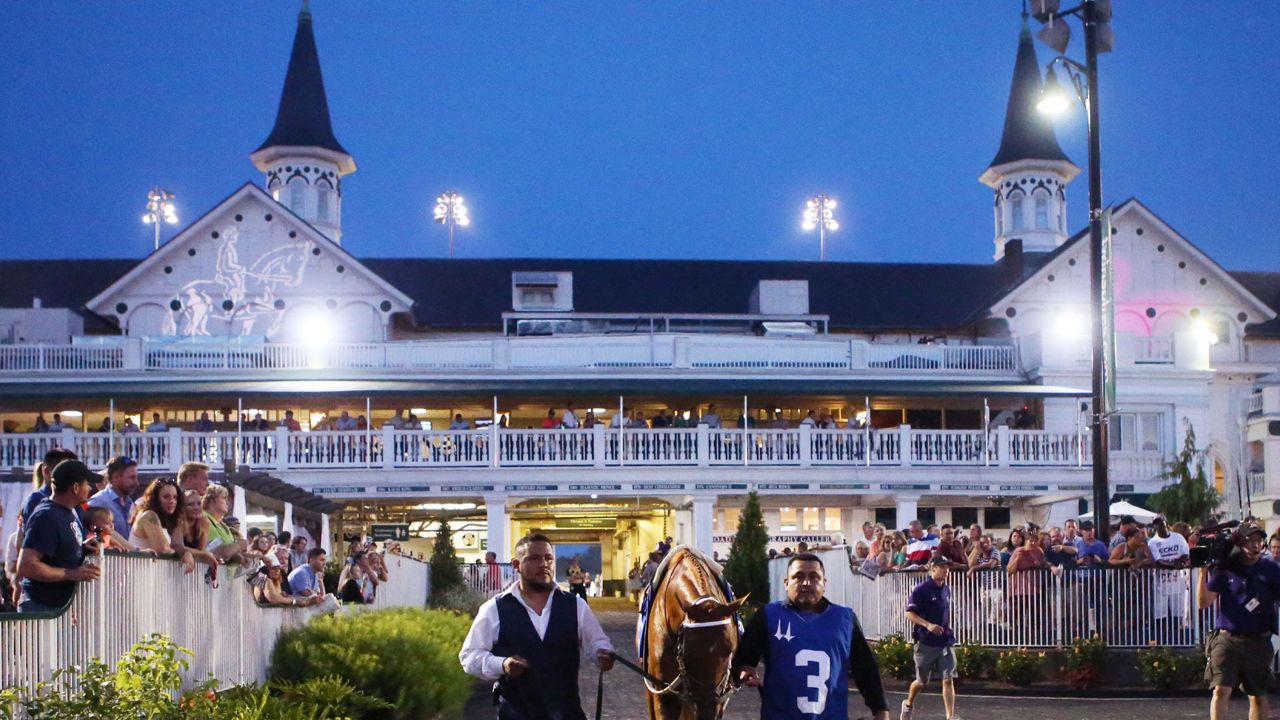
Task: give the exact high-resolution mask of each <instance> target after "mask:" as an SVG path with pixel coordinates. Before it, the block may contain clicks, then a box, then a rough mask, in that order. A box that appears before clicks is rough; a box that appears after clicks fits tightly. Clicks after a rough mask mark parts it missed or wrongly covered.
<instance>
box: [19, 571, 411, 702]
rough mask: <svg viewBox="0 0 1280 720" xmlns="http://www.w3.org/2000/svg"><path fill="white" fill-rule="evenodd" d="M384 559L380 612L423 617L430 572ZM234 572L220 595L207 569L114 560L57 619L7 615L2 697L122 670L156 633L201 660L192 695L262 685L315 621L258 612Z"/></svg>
mask: <svg viewBox="0 0 1280 720" xmlns="http://www.w3.org/2000/svg"><path fill="white" fill-rule="evenodd" d="M385 559H386V561H387V571H388V573H389V578H388V581H387V582H386V583H384V584H382V585H381V586H379V588H378V595H377V600H376V602H375V603H374V604H373V605H372V607H375V608H387V607H395V606H414V607H424V606H425V605H426V601H427V568H428V566H427V565H426V564H425V563H420V562H417V561H415V560H410V559H407V558H403V557H399V556H395V555H388V556H387V557H386V558H385ZM233 571H234V566H224V567H223V568H221V572H220V573H219V574H220V575H221V580H220V583H219V586H218V587H216V588H213V587H209V586H208V584H206V582H205V581H204V572H203V569H202V568H201V569H198V571H197V572H194V573H192V574H190V575H186V574H184V573H183V572H182V566H181V565H180V564H178V563H177V562H175V561H172V560H159V559H155V558H148V557H141V556H133V555H129V556H125V555H112V554H108V555H107V556H106V557H104V558H103V567H102V576H101V577H100V578H99V580H98V581H96V582H94V583H90V584H86V585H81V586H80V588H81V590H80V592H78V593H76V596H75V598H74V599H73V600H72V601H71V605H70V606H69V607H68V608H67V609H66V610H65V611H64V612H62V613H61V614H59V615H57V616H56V617H50V616H49V615H48V614H43V613H42V614H36V615H34V616H29V615H23V614H11V615H0V658H2V661H0V687H12V686H25V687H34V686H35V684H36V683H37V682H39V681H41V680H48V679H50V678H51V677H52V673H53V671H54V670H56V669H59V668H63V667H67V666H69V665H79V664H83V663H85V662H87V661H88V660H89V659H90V658H94V657H97V658H102V659H104V660H105V661H106V662H107V663H108V664H110V665H112V666H114V665H115V663H116V661H117V660H118V659H119V658H120V656H121V655H122V654H124V652H125V651H127V650H128V649H129V648H130V647H132V646H133V644H134V643H136V642H138V641H139V640H141V639H143V638H145V637H146V636H148V635H150V634H151V633H162V634H164V635H167V636H169V637H170V638H171V639H172V640H173V641H174V642H175V643H177V644H178V645H179V646H181V647H185V648H188V649H190V650H191V651H193V652H194V653H195V657H193V658H190V660H191V667H190V668H189V669H188V671H187V672H186V673H185V675H184V677H183V683H184V687H191V686H193V685H195V684H197V683H199V682H201V681H203V680H204V679H206V678H207V677H208V676H209V675H210V674H212V675H214V676H216V677H217V678H218V680H219V681H220V682H221V683H222V684H224V685H230V684H241V683H252V682H261V681H263V680H265V679H266V676H267V665H268V663H269V662H270V659H271V650H272V648H273V647H274V646H275V642H276V638H278V637H279V635H280V633H281V632H283V631H284V630H288V629H290V628H295V627H298V626H300V625H303V624H305V623H306V622H307V621H308V620H310V619H311V618H312V617H315V615H316V611H315V610H313V609H311V608H274V607H271V608H267V607H259V606H258V605H257V604H256V603H255V602H254V600H253V595H252V592H251V588H250V586H249V585H248V583H246V582H245V579H244V578H239V579H235V578H233V577H232V576H231V575H232V572H233Z"/></svg>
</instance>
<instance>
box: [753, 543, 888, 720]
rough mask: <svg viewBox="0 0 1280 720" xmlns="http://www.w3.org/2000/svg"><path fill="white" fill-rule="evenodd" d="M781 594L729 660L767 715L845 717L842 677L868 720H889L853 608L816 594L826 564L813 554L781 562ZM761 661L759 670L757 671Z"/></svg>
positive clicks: (783, 719) (774, 719)
mask: <svg viewBox="0 0 1280 720" xmlns="http://www.w3.org/2000/svg"><path fill="white" fill-rule="evenodd" d="M785 582H786V588H787V601H786V602H785V603H784V602H774V603H769V604H768V605H766V606H765V607H764V609H762V610H760V611H759V612H757V613H756V614H755V615H754V616H752V618H751V622H750V623H749V624H748V625H747V629H746V632H745V633H744V634H743V636H742V640H741V642H740V643H739V644H738V653H737V655H736V656H734V659H733V666H734V668H735V669H736V670H737V674H738V678H739V680H740V681H742V682H745V683H746V684H747V685H750V686H751V687H758V688H760V698H761V703H760V717H761V718H765V719H766V720H791V719H793V718H794V719H795V720H848V717H849V707H848V706H849V676H850V675H852V676H853V681H854V684H856V685H857V687H858V690H859V691H860V692H861V693H862V699H863V701H865V702H866V704H867V707H868V708H870V709H871V712H872V713H873V714H874V716H875V720H889V705H888V704H887V703H886V702H885V699H884V688H883V687H882V686H881V684H880V666H879V665H877V664H876V658H875V655H873V654H872V653H871V648H870V647H869V646H868V645H867V639H866V637H865V636H864V635H863V634H862V626H861V625H860V624H859V623H858V618H857V617H856V616H854V614H853V610H852V609H850V608H847V607H844V606H842V605H835V604H833V603H832V602H831V601H829V600H827V599H826V598H824V597H823V594H824V593H825V592H826V588H827V579H826V570H825V568H824V567H823V566H822V560H821V559H819V558H818V556H817V555H811V554H809V553H800V554H797V555H794V556H792V558H791V561H790V562H789V563H787V577H786V580H785ZM761 659H763V660H764V665H765V675H764V679H763V680H762V679H761V678H760V677H759V676H758V675H757V674H756V664H757V663H758V662H759V661H760V660H761Z"/></svg>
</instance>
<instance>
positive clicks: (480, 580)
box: [462, 563, 516, 598]
mask: <svg viewBox="0 0 1280 720" xmlns="http://www.w3.org/2000/svg"><path fill="white" fill-rule="evenodd" d="M462 579H463V581H464V582H465V583H466V585H467V589H469V590H471V591H473V592H477V593H480V594H481V595H484V596H485V597H486V598H491V597H493V596H494V595H497V594H498V593H500V592H502V591H503V590H506V589H507V587H508V586H510V585H511V583H513V582H515V581H516V569H515V567H514V566H512V565H511V564H510V563H498V564H496V565H489V564H487V563H486V564H474V563H473V564H470V565H463V566H462Z"/></svg>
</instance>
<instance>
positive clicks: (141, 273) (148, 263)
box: [0, 183, 413, 312]
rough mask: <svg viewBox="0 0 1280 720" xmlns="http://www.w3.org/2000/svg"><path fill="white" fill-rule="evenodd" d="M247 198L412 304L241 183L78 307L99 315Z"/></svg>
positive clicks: (304, 223)
mask: <svg viewBox="0 0 1280 720" xmlns="http://www.w3.org/2000/svg"><path fill="white" fill-rule="evenodd" d="M249 197H252V198H254V199H256V200H258V201H259V202H261V203H263V204H264V205H265V206H266V207H268V208H270V209H271V212H272V213H280V215H281V217H283V218H286V219H288V220H290V221H292V223H293V224H295V225H296V226H298V227H299V228H301V229H302V232H304V233H306V235H307V236H310V239H311V240H312V241H313V242H315V243H316V244H317V245H318V246H323V247H324V248H325V250H326V251H327V252H331V253H333V254H335V255H337V256H338V257H340V258H342V259H343V261H344V263H345V265H346V266H348V267H349V268H351V269H352V270H353V271H355V272H356V273H360V274H362V275H364V276H366V277H368V278H369V280H370V281H371V282H373V283H375V284H377V285H378V286H379V287H381V288H382V289H384V290H385V291H386V292H387V293H388V294H389V295H391V297H393V298H395V299H396V300H398V301H399V302H401V303H403V304H404V305H405V306H409V305H412V303H413V299H412V298H410V297H409V296H407V295H406V294H405V293H403V292H401V291H400V290H399V289H398V288H396V287H395V286H394V285H392V284H390V283H388V282H387V281H386V279H385V278H384V277H382V276H381V275H380V274H379V273H377V272H376V271H371V270H370V269H369V268H368V267H367V266H366V265H364V264H363V263H361V262H360V261H359V260H356V259H355V257H353V256H352V255H351V253H348V252H347V251H346V250H344V249H343V248H342V246H341V245H339V244H337V243H335V242H333V241H332V240H330V239H329V238H328V237H326V236H325V235H324V233H321V232H320V231H319V230H317V229H316V228H315V227H313V226H312V225H310V224H309V223H308V222H307V221H306V220H303V219H302V218H300V217H298V215H297V214H296V213H294V212H293V211H292V210H290V209H289V208H288V207H286V206H284V205H281V204H280V203H278V202H276V200H275V198H272V197H271V196H270V195H268V194H267V193H266V191H264V190H263V189H262V188H260V187H258V186H257V185H254V184H253V183H245V184H244V185H241V186H240V188H239V189H238V190H236V191H235V192H233V193H231V194H230V195H228V196H227V197H226V198H225V199H223V200H222V202H220V203H218V204H217V205H215V206H213V209H211V210H209V212H206V213H205V214H204V215H201V216H200V217H199V218H198V219H197V220H196V221H195V222H193V223H191V224H190V225H188V226H187V227H185V228H183V229H182V230H181V231H180V232H179V233H178V234H177V235H175V236H174V237H173V238H172V239H171V240H169V242H167V243H165V244H164V245H161V246H160V247H159V248H158V249H156V250H154V251H152V252H151V254H149V255H147V256H146V257H145V258H143V259H142V260H141V261H140V262H137V263H136V264H134V265H133V266H132V267H131V268H130V269H129V270H128V271H127V272H125V273H123V274H121V275H117V276H116V279H115V281H114V282H112V283H111V284H110V285H108V286H107V287H106V288H105V289H103V290H101V291H100V292H98V293H97V294H96V295H93V296H92V297H90V298H89V299H88V300H85V301H82V305H83V306H84V307H86V308H88V309H89V310H90V311H92V312H103V310H102V309H101V306H102V305H103V304H104V303H107V302H109V300H110V298H111V296H112V295H113V294H115V293H116V292H117V291H119V290H120V289H122V288H124V287H125V286H127V285H128V284H129V283H130V282H132V281H133V280H134V279H135V278H139V277H145V276H146V275H147V274H148V273H154V272H159V268H160V267H161V266H162V265H163V261H164V258H165V257H168V256H169V255H171V254H173V253H175V252H177V251H178V249H179V248H180V247H182V246H183V245H184V244H185V242H186V241H187V239H188V238H190V237H192V236H193V235H200V234H203V233H204V232H205V231H206V230H208V229H209V226H210V225H211V224H213V223H215V222H217V220H218V218H220V217H221V216H222V215H223V214H224V213H226V212H229V210H230V208H231V207H232V206H233V205H235V204H236V203H238V202H240V201H241V200H244V199H245V198H249ZM78 262H80V263H86V264H87V263H95V262H113V263H114V262H119V261H115V260H112V261H93V260H81V261H78ZM4 265H5V264H4V263H0V267H3V266H4ZM0 297H3V295H0ZM68 307H77V308H78V307H79V306H74V305H73V306H68Z"/></svg>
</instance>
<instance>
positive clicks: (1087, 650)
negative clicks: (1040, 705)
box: [1061, 633, 1107, 690]
mask: <svg viewBox="0 0 1280 720" xmlns="http://www.w3.org/2000/svg"><path fill="white" fill-rule="evenodd" d="M1106 661H1107V644H1106V643H1105V642H1103V640H1102V638H1101V637H1099V636H1098V635H1097V634H1096V633H1095V634H1094V635H1093V637H1090V638H1076V639H1075V640H1072V641H1071V644H1070V645H1068V646H1067V647H1066V648H1064V649H1063V651H1062V667H1061V670H1062V674H1063V675H1064V676H1065V677H1066V678H1067V682H1068V683H1070V685H1071V687H1073V688H1076V689H1077V690H1088V689H1089V688H1093V687H1097V686H1098V685H1101V684H1102V666H1103V664H1104V663H1106Z"/></svg>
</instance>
